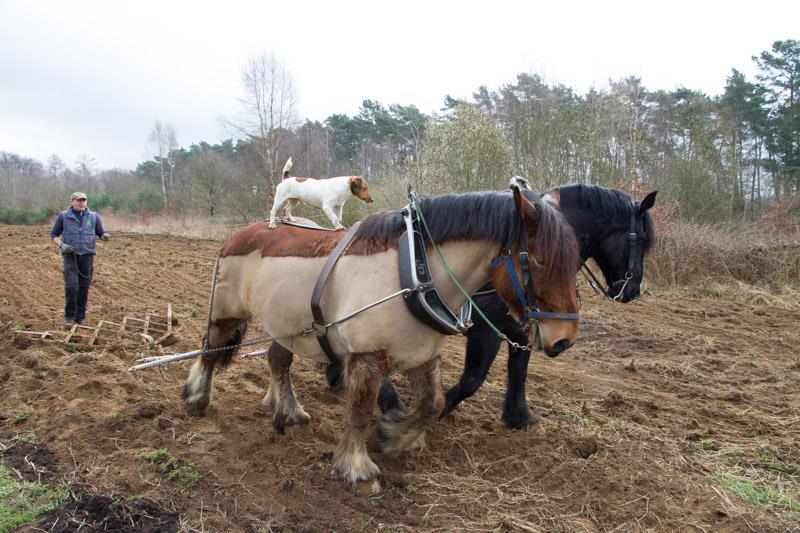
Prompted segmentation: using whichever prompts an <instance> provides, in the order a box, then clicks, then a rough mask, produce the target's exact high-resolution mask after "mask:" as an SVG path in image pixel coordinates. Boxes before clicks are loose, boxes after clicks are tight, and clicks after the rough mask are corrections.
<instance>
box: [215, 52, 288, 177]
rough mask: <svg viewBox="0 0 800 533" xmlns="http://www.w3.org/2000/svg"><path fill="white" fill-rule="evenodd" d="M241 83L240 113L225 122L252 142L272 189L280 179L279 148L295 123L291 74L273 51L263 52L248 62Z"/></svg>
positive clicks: (280, 162) (281, 163)
mask: <svg viewBox="0 0 800 533" xmlns="http://www.w3.org/2000/svg"><path fill="white" fill-rule="evenodd" d="M242 83H243V85H244V90H245V96H244V98H241V99H240V102H241V104H242V116H241V118H240V119H238V120H234V121H228V123H229V124H230V125H231V126H233V127H234V128H235V129H236V130H237V131H238V132H239V133H240V134H242V135H244V136H246V137H247V138H249V139H250V140H251V141H252V143H253V145H254V146H255V148H256V151H257V153H258V156H259V158H260V159H261V163H262V171H263V173H264V179H265V180H266V182H267V185H268V186H269V187H270V188H272V186H273V185H275V184H276V183H277V182H278V181H279V180H280V178H279V172H278V171H279V168H280V167H281V166H282V165H283V161H279V157H280V154H281V149H282V148H283V146H284V144H285V142H286V139H287V137H288V136H289V134H290V133H291V128H292V127H293V126H294V125H295V123H296V112H295V107H296V105H297V93H296V92H295V88H294V84H293V81H292V75H291V73H290V72H289V69H288V68H287V67H286V66H285V65H284V64H283V63H281V62H280V61H279V60H278V59H276V57H275V55H274V54H270V55H267V54H263V53H262V54H261V55H259V56H256V57H252V58H250V59H249V60H248V61H247V64H246V65H245V66H244V68H243V69H242Z"/></svg>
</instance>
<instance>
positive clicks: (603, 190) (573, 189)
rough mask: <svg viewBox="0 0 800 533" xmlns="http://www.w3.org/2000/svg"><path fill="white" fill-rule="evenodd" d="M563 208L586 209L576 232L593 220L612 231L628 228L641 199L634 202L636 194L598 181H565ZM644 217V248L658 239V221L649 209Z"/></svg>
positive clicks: (650, 245)
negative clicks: (602, 185) (612, 187)
mask: <svg viewBox="0 0 800 533" xmlns="http://www.w3.org/2000/svg"><path fill="white" fill-rule="evenodd" d="M558 191H559V198H560V205H561V208H562V209H567V208H569V207H577V208H578V212H580V213H584V214H585V216H584V217H582V218H583V219H582V220H580V221H579V223H578V224H576V226H577V227H576V228H575V229H576V232H580V226H581V225H583V224H591V225H593V226H601V227H606V228H608V229H609V230H611V231H628V228H630V219H631V213H632V212H633V210H634V209H639V202H635V204H632V203H631V200H633V198H632V197H631V196H630V195H629V194H627V193H625V192H623V191H620V190H619V189H609V188H607V187H600V186H598V185H584V184H577V185H564V186H562V187H559V188H558ZM641 218H642V223H643V226H644V235H643V238H644V250H645V251H647V250H649V249H650V248H651V247H652V246H653V244H654V242H655V225H654V224H653V219H652V217H651V216H650V212H649V211H645V213H644V216H642V217H641Z"/></svg>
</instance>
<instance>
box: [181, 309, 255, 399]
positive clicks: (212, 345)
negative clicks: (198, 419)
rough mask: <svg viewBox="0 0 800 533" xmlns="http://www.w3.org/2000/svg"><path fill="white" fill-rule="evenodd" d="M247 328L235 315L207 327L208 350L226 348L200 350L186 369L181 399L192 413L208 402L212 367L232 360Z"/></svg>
mask: <svg viewBox="0 0 800 533" xmlns="http://www.w3.org/2000/svg"><path fill="white" fill-rule="evenodd" d="M246 331H247V322H246V321H243V320H240V319H238V318H223V319H218V320H215V321H214V322H213V323H212V324H211V327H210V328H209V330H208V333H207V337H206V343H205V345H206V347H207V348H208V349H209V350H214V349H216V348H221V347H223V346H224V347H227V348H228V349H226V350H219V351H216V352H210V353H204V354H203V355H201V356H200V358H199V359H198V360H197V361H195V363H194V364H193V365H192V368H191V370H190V371H189V378H188V379H187V380H186V384H185V385H184V386H183V391H182V392H181V398H183V401H184V402H185V403H186V407H187V409H189V411H190V412H192V413H193V414H198V415H202V414H204V413H205V412H206V408H207V407H208V404H209V402H210V401H211V379H212V376H213V372H214V367H216V366H217V365H218V364H219V365H220V367H221V368H225V367H226V366H228V365H229V364H230V362H231V359H233V356H234V354H235V353H236V351H237V350H238V344H239V343H241V342H242V338H243V337H244V334H245V332H246Z"/></svg>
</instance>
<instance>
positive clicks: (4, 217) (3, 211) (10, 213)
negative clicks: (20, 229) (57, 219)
mask: <svg viewBox="0 0 800 533" xmlns="http://www.w3.org/2000/svg"><path fill="white" fill-rule="evenodd" d="M53 215H55V211H54V210H52V209H46V208H43V209H33V208H25V209H13V208H0V223H3V224H17V225H26V226H36V225H40V224H44V223H45V222H47V221H48V220H49V219H50V218H51V217H52V216H53Z"/></svg>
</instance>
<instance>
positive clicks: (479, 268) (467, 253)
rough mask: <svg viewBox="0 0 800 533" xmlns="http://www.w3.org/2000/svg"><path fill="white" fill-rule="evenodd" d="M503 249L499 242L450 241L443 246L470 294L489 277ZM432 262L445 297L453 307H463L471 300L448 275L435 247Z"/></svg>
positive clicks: (431, 264) (452, 266)
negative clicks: (499, 252)
mask: <svg viewBox="0 0 800 533" xmlns="http://www.w3.org/2000/svg"><path fill="white" fill-rule="evenodd" d="M499 249H500V245H499V244H497V243H494V242H490V241H450V242H446V243H444V244H440V245H439V250H440V251H441V252H442V255H443V256H444V258H445V261H446V262H447V265H448V266H449V267H450V270H451V271H452V272H453V274H454V275H455V277H456V279H458V282H459V283H460V284H461V286H462V287H464V289H465V290H466V291H467V293H468V294H472V293H474V292H475V291H477V290H478V288H480V287H481V285H483V284H484V283H486V282H487V281H488V280H489V264H490V263H491V261H492V259H494V257H495V256H496V255H497V252H498V250H499ZM428 264H429V265H430V267H431V273H432V274H433V280H434V282H435V283H436V289H437V290H438V291H439V295H440V296H441V297H442V300H444V302H445V303H446V304H447V306H448V307H449V308H450V309H451V310H453V311H455V310H457V309H459V308H460V307H461V306H462V305H464V303H466V301H467V299H466V298H465V297H464V295H463V294H462V293H461V291H460V290H459V289H458V287H456V285H455V283H453V281H452V280H451V279H450V277H449V276H448V275H447V272H446V271H445V269H444V267H443V266H442V263H441V261H440V260H439V258H438V257H437V255H436V252H435V251H433V249H432V248H428Z"/></svg>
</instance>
